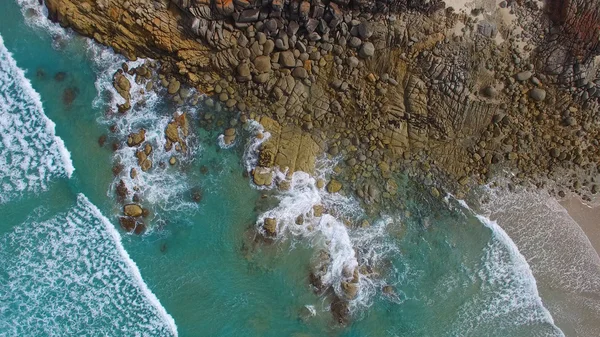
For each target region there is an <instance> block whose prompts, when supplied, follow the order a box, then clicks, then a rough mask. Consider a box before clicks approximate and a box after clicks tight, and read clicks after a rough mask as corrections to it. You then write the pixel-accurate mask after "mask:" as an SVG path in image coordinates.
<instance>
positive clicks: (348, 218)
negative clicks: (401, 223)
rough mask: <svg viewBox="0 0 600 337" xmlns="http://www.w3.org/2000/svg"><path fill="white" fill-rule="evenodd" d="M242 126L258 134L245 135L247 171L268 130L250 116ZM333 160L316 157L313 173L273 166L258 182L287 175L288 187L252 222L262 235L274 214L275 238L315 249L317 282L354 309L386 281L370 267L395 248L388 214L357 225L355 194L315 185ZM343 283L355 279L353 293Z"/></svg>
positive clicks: (328, 172)
mask: <svg viewBox="0 0 600 337" xmlns="http://www.w3.org/2000/svg"><path fill="white" fill-rule="evenodd" d="M247 129H248V130H249V131H250V132H252V133H254V135H255V136H256V135H258V134H260V135H261V136H259V137H258V138H257V137H252V138H251V139H250V140H249V142H248V145H247V147H246V151H245V153H244V161H245V166H246V169H247V170H249V171H251V170H252V169H254V168H255V167H256V165H257V162H258V150H259V148H260V145H261V143H262V142H264V141H265V140H266V139H268V138H269V136H270V135H269V134H268V132H264V130H263V128H262V126H261V125H260V124H259V123H258V122H256V121H250V123H249V125H248V126H247ZM335 164H336V161H335V160H332V159H327V158H321V159H319V160H317V163H316V167H317V171H316V173H315V174H314V175H310V174H308V173H306V172H301V171H298V172H294V173H293V174H292V175H291V179H288V178H286V174H285V173H283V172H280V171H278V170H275V171H274V172H273V176H274V179H273V181H274V182H273V184H272V185H271V186H267V187H261V188H267V189H272V188H274V187H275V186H276V185H277V184H278V183H280V182H281V181H283V180H287V181H288V182H289V189H288V190H287V191H281V192H279V193H278V194H277V196H276V197H277V199H278V201H279V202H278V205H277V206H275V207H273V208H271V209H270V210H268V211H266V212H264V213H262V214H260V215H259V216H258V219H257V222H256V228H257V230H258V231H259V232H261V233H262V234H263V235H265V236H268V234H267V233H266V232H265V230H264V228H263V224H264V223H265V221H266V220H267V219H269V218H271V219H276V221H277V228H276V232H277V236H276V238H275V240H278V241H285V240H293V241H294V242H298V243H301V244H307V245H309V246H310V247H312V248H313V249H314V251H315V254H314V258H313V261H312V264H313V269H314V270H315V272H316V276H317V277H318V278H319V279H320V282H321V283H322V288H329V287H331V288H332V289H333V291H334V292H335V294H336V295H337V296H338V297H340V298H348V299H350V301H349V307H350V310H351V311H352V312H354V313H356V312H358V311H360V309H364V308H367V307H369V306H370V305H371V304H372V302H373V299H374V295H375V294H376V293H377V292H378V290H380V289H381V288H382V287H383V285H384V284H386V283H385V282H384V280H383V279H382V278H381V277H380V276H379V275H376V274H375V273H373V272H372V271H373V269H375V268H376V266H377V265H378V263H380V262H381V261H382V260H383V259H384V258H386V257H389V256H390V255H392V254H398V253H399V250H398V247H397V246H395V245H394V244H392V243H391V242H390V241H388V240H386V239H385V238H386V232H387V231H386V228H387V226H388V225H390V224H391V223H392V222H393V219H392V218H389V217H383V218H382V219H380V220H378V221H375V222H374V223H373V224H370V225H369V226H365V227H361V226H358V224H359V223H360V222H361V220H364V219H365V218H366V215H365V213H364V211H363V209H362V208H361V206H360V204H359V202H358V201H357V200H356V199H354V198H352V197H347V196H344V195H342V194H339V193H328V192H327V191H326V190H325V189H324V188H319V187H318V186H317V185H318V184H317V180H318V179H326V178H327V177H328V176H330V175H331V174H332V173H333V167H334V166H335ZM300 219H301V220H300ZM292 246H293V245H292ZM348 283H356V284H357V292H356V296H355V297H350V298H349V297H348V295H349V294H348V292H347V290H345V289H344V286H345V285H346V286H347V284H348ZM311 308H314V307H313V306H311Z"/></svg>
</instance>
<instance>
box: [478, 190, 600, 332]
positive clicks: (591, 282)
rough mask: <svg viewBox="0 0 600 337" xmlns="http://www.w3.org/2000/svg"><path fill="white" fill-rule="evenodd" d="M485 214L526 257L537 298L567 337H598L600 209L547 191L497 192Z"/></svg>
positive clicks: (599, 308) (599, 328) (486, 207)
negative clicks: (560, 199)
mask: <svg viewBox="0 0 600 337" xmlns="http://www.w3.org/2000/svg"><path fill="white" fill-rule="evenodd" d="M484 209H485V210H486V211H487V212H488V215H490V218H492V219H493V220H496V221H498V225H500V226H501V227H502V228H503V229H504V230H505V231H506V233H507V234H508V235H509V236H510V238H511V239H512V240H513V242H514V243H515V244H516V246H517V247H518V249H519V251H520V252H521V254H523V256H525V258H526V260H527V262H528V264H529V267H530V268H531V270H532V272H533V275H534V277H535V279H536V283H537V288H538V291H539V295H540V297H541V298H542V301H543V303H544V306H545V307H546V308H547V309H548V311H549V312H550V314H551V315H552V317H553V319H554V322H555V324H556V325H557V326H558V327H559V328H560V329H561V330H562V331H563V333H564V334H565V335H566V336H568V337H575V336H577V337H592V336H600V321H599V320H598V317H600V256H599V254H598V252H599V251H600V206H597V207H593V208H591V207H588V206H587V205H585V204H583V203H582V202H581V201H580V200H578V199H576V198H572V197H569V198H568V199H566V200H564V201H561V202H560V203H559V202H558V201H557V200H555V199H554V198H552V197H551V196H549V195H548V194H547V193H545V192H526V191H521V192H517V193H507V192H501V191H498V192H497V193H496V194H495V197H493V198H492V200H491V202H490V203H489V204H487V205H486V206H485V207H484Z"/></svg>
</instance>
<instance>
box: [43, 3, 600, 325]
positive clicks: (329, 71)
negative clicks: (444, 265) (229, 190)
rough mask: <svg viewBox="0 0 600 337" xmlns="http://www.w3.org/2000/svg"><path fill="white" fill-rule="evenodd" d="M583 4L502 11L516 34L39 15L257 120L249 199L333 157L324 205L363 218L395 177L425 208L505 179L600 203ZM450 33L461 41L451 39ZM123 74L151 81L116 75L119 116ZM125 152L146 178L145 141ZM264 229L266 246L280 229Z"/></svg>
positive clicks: (308, 18)
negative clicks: (149, 63) (406, 176)
mask: <svg viewBox="0 0 600 337" xmlns="http://www.w3.org/2000/svg"><path fill="white" fill-rule="evenodd" d="M581 3H582V0H581V1H571V2H567V3H566V4H563V2H560V1H554V0H551V1H549V2H548V8H547V9H546V12H544V11H542V10H541V9H540V8H538V7H537V4H536V3H533V2H527V6H520V5H519V3H518V2H514V1H511V2H509V3H504V4H503V5H501V7H502V6H504V7H506V6H510V7H511V9H510V10H511V13H514V14H515V15H517V17H518V20H517V21H518V22H519V24H521V26H522V27H520V28H522V32H521V33H518V34H513V33H512V32H511V29H512V28H511V27H508V26H506V25H505V24H504V23H502V22H501V21H497V20H496V21H494V20H495V19H494V17H496V16H494V15H489V16H486V19H485V20H484V21H480V22H477V21H476V19H475V18H474V17H471V16H469V15H468V14H456V13H453V11H452V10H450V9H446V10H442V8H441V7H440V6H439V4H440V3H439V2H436V1H411V2H405V1H382V0H376V1H371V2H364V1H355V0H352V1H346V0H335V1H329V2H326V1H320V0H316V1H288V2H284V1H280V0H269V1H261V2H252V1H246V0H235V1H232V0H194V1H188V0H173V1H170V0H157V1H155V0H135V1H125V2H121V1H117V0H104V1H102V2H95V3H94V4H93V5H92V4H90V3H87V2H80V1H75V0H47V1H46V4H47V6H48V9H49V14H50V16H51V18H53V19H55V20H57V21H58V22H60V23H61V24H63V25H65V26H70V27H73V28H74V29H75V30H76V31H78V32H80V33H82V34H84V35H87V36H90V37H93V38H94V39H96V40H97V41H99V42H100V43H104V44H107V45H109V46H111V47H113V48H115V50H117V51H119V52H121V53H123V54H124V55H126V56H128V57H130V58H131V59H134V58H135V57H152V58H155V59H157V60H160V62H161V69H160V72H161V75H160V77H159V81H160V82H161V86H162V87H164V89H162V90H165V91H166V92H167V93H168V94H169V95H170V97H172V98H173V101H174V102H176V103H178V104H180V103H182V102H184V101H186V100H188V99H189V98H190V97H189V91H187V87H188V86H193V87H195V88H196V89H197V90H198V92H201V93H205V94H207V95H208V96H210V98H208V99H206V100H205V101H204V104H206V106H208V107H209V108H211V109H213V108H214V110H215V111H216V112H215V113H218V112H219V111H221V110H222V109H226V110H228V111H236V112H240V113H241V117H240V121H241V122H244V121H245V120H247V119H248V118H250V119H255V120H258V121H260V123H261V125H262V126H263V128H264V129H265V131H267V132H269V133H270V134H271V137H270V138H269V139H267V140H266V141H264V142H263V143H262V145H261V147H260V153H259V158H258V165H257V167H256V168H255V169H254V171H253V172H252V173H251V175H252V179H253V181H254V183H255V184H257V185H271V184H272V183H273V176H274V170H275V169H276V168H278V169H279V170H281V171H282V172H286V173H287V174H288V175H291V174H292V173H293V172H294V171H298V170H302V171H306V172H309V173H310V172H312V171H313V170H314V165H315V164H314V160H315V157H317V156H318V155H320V154H323V153H327V155H328V156H330V157H339V158H342V159H343V160H342V161H341V162H340V164H339V166H338V167H336V170H335V174H336V175H337V176H336V177H334V179H332V180H331V181H330V182H329V183H328V184H327V185H326V188H327V190H328V191H329V192H330V193H340V192H341V193H347V192H349V193H354V194H356V195H357V196H358V197H359V198H360V199H361V200H362V201H363V202H364V204H365V206H368V207H371V206H373V207H374V206H375V205H381V204H384V203H385V202H392V201H393V200H394V199H395V198H394V196H395V195H396V194H397V193H398V185H397V184H396V183H395V182H394V181H393V179H391V178H392V177H393V174H394V172H399V171H402V172H408V173H410V174H413V173H414V174H415V175H417V177H418V179H419V180H420V181H422V182H423V186H424V187H425V188H426V190H428V191H430V192H431V194H432V195H433V196H434V197H440V196H441V195H442V193H443V192H444V191H442V190H441V188H439V185H436V180H441V179H444V184H443V185H444V186H445V188H448V189H450V190H451V192H453V193H454V194H455V195H457V196H461V195H463V194H462V192H463V191H465V190H467V189H468V188H469V187H470V186H471V185H475V184H483V183H485V182H487V181H489V180H491V179H493V178H494V177H496V176H497V175H498V174H502V172H511V173H513V174H512V175H511V178H510V179H511V181H512V182H511V183H525V182H534V183H535V184H536V185H537V186H540V187H541V186H543V185H544V184H545V183H546V182H548V181H550V182H552V184H554V185H556V186H558V187H557V188H556V189H557V191H558V194H559V195H561V193H563V195H564V191H563V190H566V189H572V190H575V191H580V192H582V193H590V194H594V193H597V192H598V190H599V188H598V184H599V183H598V180H597V175H598V173H599V171H598V170H599V168H598V163H599V162H600V150H599V149H600V144H599V141H598V139H600V128H599V127H598V125H599V122H600V113H599V112H598V111H600V107H599V105H600V80H599V79H597V78H596V75H597V70H598V69H596V68H595V65H594V64H593V63H592V62H590V60H591V58H592V57H594V56H596V55H598V54H599V53H600V50H599V48H598V47H597V44H598V35H599V33H598V32H599V30H598V29H597V28H596V27H597V23H598V18H597V15H596V14H594V13H596V12H597V10H596V7H597V5H596V3H593V5H592V6H581ZM579 8H581V9H582V10H581V11H578V10H577V9H579ZM407 9H410V10H409V11H406V10H407ZM547 14H549V16H547ZM457 23H460V24H461V25H463V26H464V27H463V28H462V29H460V31H461V32H460V33H457V32H455V31H454V30H453V29H450V30H449V28H450V27H452V28H453V27H455V26H456V24H457ZM498 39H502V40H503V41H504V42H503V43H501V44H498V43H497V41H498ZM523 45H525V47H523ZM130 71H133V72H134V73H135V74H136V76H137V77H138V78H140V81H142V80H143V79H144V78H149V77H148V76H150V75H149V73H150V72H149V71H148V70H147V69H145V70H144V69H141V68H138V69H136V70H128V69H122V70H121V71H119V72H117V73H116V74H115V75H114V79H113V85H114V87H115V90H116V91H117V93H118V94H119V95H120V96H121V97H122V98H123V99H124V101H125V103H124V104H122V105H120V106H119V111H120V112H122V113H126V112H127V110H128V109H129V108H130V99H131V98H130V94H129V90H130V87H131V84H130V83H129V82H128V80H127V78H126V77H125V76H124V73H129V72H130ZM150 86H151V85H150ZM188 101H189V100H188ZM202 118H203V120H202V121H201V123H202V124H201V125H212V124H211V123H212V122H213V120H215V119H216V118H215V115H214V114H213V113H207V114H205V115H204V116H203V117H202ZM220 126H223V125H220ZM186 130H187V119H186V117H185V114H183V115H176V116H175V117H174V119H173V121H172V122H171V123H170V124H169V125H168V126H167V128H166V129H165V142H166V144H165V148H164V150H166V151H172V149H173V148H174V149H175V153H177V152H178V151H179V152H185V150H186V143H185V136H187V131H186ZM221 130H224V134H223V141H224V142H225V144H231V143H233V142H234V141H235V137H236V132H235V128H234V125H230V126H225V127H224V128H223V129H221ZM127 145H128V146H132V147H135V148H136V149H137V151H136V156H137V158H138V163H139V166H140V169H141V170H142V171H146V170H151V169H152V162H151V153H152V151H153V149H152V146H151V145H149V144H147V142H146V141H145V133H144V132H143V130H135V132H134V133H132V134H131V135H130V136H129V138H128V139H127ZM154 150H156V149H154ZM161 150H162V149H161ZM170 162H172V164H176V163H177V161H176V159H175V156H173V158H172V161H170ZM564 172H570V173H573V172H576V173H577V174H569V175H565V174H564ZM579 173H581V175H579ZM131 175H132V176H133V172H131ZM342 182H343V183H342ZM320 184H321V185H320V186H321V187H320V188H323V187H324V186H325V182H320ZM288 187H289V186H288ZM123 188H125V191H124V190H123ZM116 189H117V193H118V194H124V195H127V194H128V192H127V191H126V189H127V188H126V187H123V186H121V184H119V185H118V186H117V187H116ZM280 189H282V190H284V189H285V186H284V185H281V186H280ZM457 192H458V193H457ZM320 211H322V210H321V209H317V210H315V213H318V212H320ZM124 218H125V219H128V220H127V221H129V222H126V223H127V227H126V228H137V227H135V226H133V227H132V226H131V221H132V220H131V217H124ZM124 226H125V225H124ZM263 229H264V231H265V233H267V235H268V236H276V235H277V220H276V219H266V220H265V222H264V224H263ZM312 279H313V281H314V283H313V284H318V281H319V280H318V278H312ZM351 279H353V278H351ZM344 282H345V283H344V285H343V291H344V296H343V297H344V298H339V299H337V300H336V301H334V302H333V303H332V307H331V309H332V313H333V314H334V316H335V317H336V319H338V321H340V322H345V321H346V319H347V314H348V305H347V301H348V299H350V298H352V297H353V295H354V294H355V283H356V282H352V281H351V280H350V279H347V280H345V281H344Z"/></svg>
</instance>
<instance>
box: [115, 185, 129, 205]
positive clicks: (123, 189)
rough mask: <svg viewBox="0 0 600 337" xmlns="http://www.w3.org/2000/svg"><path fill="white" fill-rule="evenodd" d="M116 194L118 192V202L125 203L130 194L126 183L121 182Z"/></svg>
mask: <svg viewBox="0 0 600 337" xmlns="http://www.w3.org/2000/svg"><path fill="white" fill-rule="evenodd" d="M116 192H117V200H118V201H119V202H123V201H124V200H125V197H127V194H129V190H128V189H127V185H125V182H124V181H123V180H122V179H121V180H119V183H118V184H117V188H116Z"/></svg>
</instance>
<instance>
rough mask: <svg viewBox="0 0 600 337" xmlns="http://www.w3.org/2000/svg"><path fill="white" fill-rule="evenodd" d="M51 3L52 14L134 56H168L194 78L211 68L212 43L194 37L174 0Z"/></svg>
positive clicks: (66, 0)
mask: <svg viewBox="0 0 600 337" xmlns="http://www.w3.org/2000/svg"><path fill="white" fill-rule="evenodd" d="M45 5H46V6H47V7H48V13H49V16H50V18H51V19H53V20H55V21H57V22H59V23H60V24H61V25H63V26H68V27H71V28H73V29H74V30H75V31H77V32H79V33H81V34H83V35H86V36H89V37H92V38H94V39H95V40H96V41H98V42H99V43H102V44H105V45H108V46H111V47H113V48H114V49H115V50H116V51H117V52H119V53H121V54H123V55H125V56H127V57H128V58H130V59H136V58H137V57H149V58H154V59H160V60H163V61H165V62H166V63H167V64H169V65H170V66H171V67H173V68H174V69H178V71H179V73H180V74H182V75H184V76H186V77H187V79H188V80H190V82H192V83H196V82H197V79H196V74H197V73H199V72H200V71H201V70H207V71H210V69H207V68H209V64H210V60H209V50H210V48H209V47H207V46H205V45H203V44H201V43H199V42H198V41H196V40H195V39H194V37H193V32H192V30H191V28H188V27H189V26H185V27H182V26H181V25H180V24H179V21H180V20H181V18H182V17H185V16H186V15H185V14H184V13H183V12H181V10H179V8H177V6H174V5H171V3H170V2H169V1H139V2H136V4H135V5H133V4H132V3H130V2H123V1H118V0H106V1H98V2H95V3H93V4H92V3H89V2H80V1H72V0H47V1H45ZM118 82H119V83H120V84H121V82H122V80H121V79H119V81H118ZM119 87H121V85H119ZM123 89H125V88H123Z"/></svg>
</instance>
